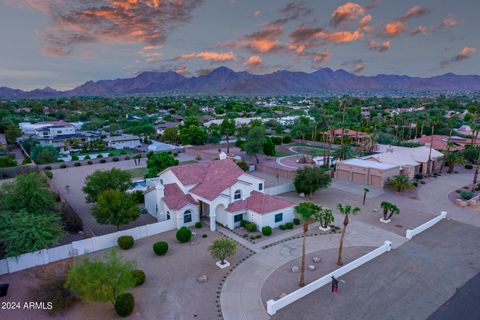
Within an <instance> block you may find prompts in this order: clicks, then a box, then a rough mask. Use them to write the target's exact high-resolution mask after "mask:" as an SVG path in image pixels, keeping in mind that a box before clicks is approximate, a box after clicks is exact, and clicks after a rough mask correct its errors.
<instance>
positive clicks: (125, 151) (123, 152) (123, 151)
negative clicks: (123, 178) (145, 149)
mask: <svg viewBox="0 0 480 320" xmlns="http://www.w3.org/2000/svg"><path fill="white" fill-rule="evenodd" d="M120 154H128V151H127V150H122V151H120Z"/></svg>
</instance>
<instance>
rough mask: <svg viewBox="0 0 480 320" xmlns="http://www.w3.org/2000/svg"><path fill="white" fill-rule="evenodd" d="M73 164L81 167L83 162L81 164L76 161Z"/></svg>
mask: <svg viewBox="0 0 480 320" xmlns="http://www.w3.org/2000/svg"><path fill="white" fill-rule="evenodd" d="M73 165H74V166H75V167H80V166H81V165H82V164H81V163H80V162H75V163H74V164H73Z"/></svg>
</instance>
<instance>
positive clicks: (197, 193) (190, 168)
mask: <svg viewBox="0 0 480 320" xmlns="http://www.w3.org/2000/svg"><path fill="white" fill-rule="evenodd" d="M220 159H221V160H214V161H209V162H201V163H195V164H184V165H179V166H174V167H170V168H168V169H166V170H164V171H163V172H161V173H160V174H159V176H158V177H157V178H154V179H147V190H146V191H145V207H146V209H147V210H148V212H149V213H150V214H151V215H152V216H154V217H156V218H157V220H159V221H164V220H169V219H174V221H175V225H176V227H177V228H181V227H182V226H187V227H189V226H192V225H194V224H195V222H197V221H200V219H202V218H205V217H208V218H209V221H210V230H212V231H213V230H215V227H216V223H219V224H221V225H223V226H225V227H227V228H229V229H234V228H236V227H238V226H240V222H241V221H242V220H247V221H251V222H254V223H255V224H256V225H257V227H258V228H259V229H261V228H262V227H264V226H270V227H272V228H274V227H278V226H279V225H281V224H284V223H286V222H291V221H292V220H293V218H294V209H293V207H294V205H295V203H293V202H291V201H288V200H285V199H281V198H278V197H275V196H270V195H267V194H265V193H264V192H265V181H264V180H263V179H261V178H258V177H255V176H252V175H250V174H248V173H245V172H244V171H243V170H242V169H240V168H239V167H238V165H237V164H236V163H235V162H234V161H233V160H230V159H226V156H225V154H224V153H222V154H220Z"/></svg>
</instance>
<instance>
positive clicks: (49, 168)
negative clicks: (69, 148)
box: [43, 166, 52, 170]
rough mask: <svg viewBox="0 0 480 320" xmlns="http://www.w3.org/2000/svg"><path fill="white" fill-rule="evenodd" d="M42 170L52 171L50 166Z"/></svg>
mask: <svg viewBox="0 0 480 320" xmlns="http://www.w3.org/2000/svg"><path fill="white" fill-rule="evenodd" d="M43 169H44V170H52V167H50V166H46V167H45V168H43Z"/></svg>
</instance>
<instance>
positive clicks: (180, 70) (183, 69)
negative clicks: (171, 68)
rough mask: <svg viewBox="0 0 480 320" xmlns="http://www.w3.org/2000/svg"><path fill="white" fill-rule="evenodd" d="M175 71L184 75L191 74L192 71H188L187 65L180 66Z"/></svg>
mask: <svg viewBox="0 0 480 320" xmlns="http://www.w3.org/2000/svg"><path fill="white" fill-rule="evenodd" d="M175 72H176V73H178V74H181V75H182V76H188V75H190V72H189V71H188V68H187V66H178V67H176V68H175Z"/></svg>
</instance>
